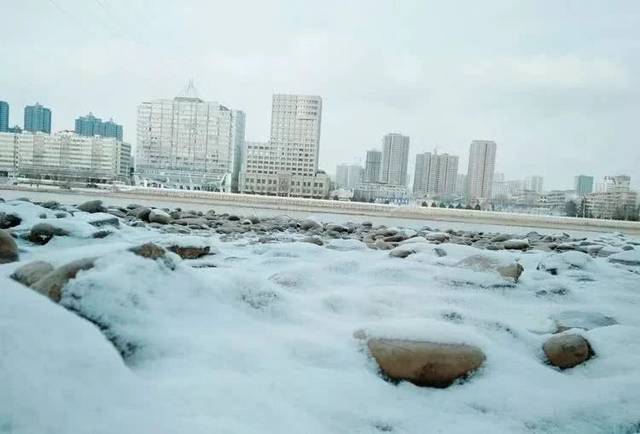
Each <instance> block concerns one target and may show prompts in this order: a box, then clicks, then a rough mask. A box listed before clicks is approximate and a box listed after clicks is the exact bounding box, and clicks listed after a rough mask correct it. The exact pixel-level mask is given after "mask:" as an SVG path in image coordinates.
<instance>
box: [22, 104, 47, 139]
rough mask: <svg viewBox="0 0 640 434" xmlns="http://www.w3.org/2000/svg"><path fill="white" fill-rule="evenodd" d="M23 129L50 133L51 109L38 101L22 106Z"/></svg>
mask: <svg viewBox="0 0 640 434" xmlns="http://www.w3.org/2000/svg"><path fill="white" fill-rule="evenodd" d="M24 130H25V131H29V132H32V133H36V132H43V133H47V134H51V110H50V109H48V108H46V107H43V106H42V105H40V104H39V103H36V104H35V105H28V106H26V107H25V108H24Z"/></svg>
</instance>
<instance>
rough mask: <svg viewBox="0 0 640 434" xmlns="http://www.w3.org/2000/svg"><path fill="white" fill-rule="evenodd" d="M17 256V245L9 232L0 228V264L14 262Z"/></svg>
mask: <svg viewBox="0 0 640 434" xmlns="http://www.w3.org/2000/svg"><path fill="white" fill-rule="evenodd" d="M18 258H19V255H18V245H17V244H16V240H14V239H13V237H12V236H11V235H10V234H9V232H7V231H5V230H2V229H0V264H8V263H9V262H16V261H17V260H18Z"/></svg>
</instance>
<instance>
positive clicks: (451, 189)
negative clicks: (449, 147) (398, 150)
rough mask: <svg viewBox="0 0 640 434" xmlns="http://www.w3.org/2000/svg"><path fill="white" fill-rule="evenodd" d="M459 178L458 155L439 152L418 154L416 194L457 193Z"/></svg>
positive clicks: (414, 192) (414, 186)
mask: <svg viewBox="0 0 640 434" xmlns="http://www.w3.org/2000/svg"><path fill="white" fill-rule="evenodd" d="M457 179H458V157H456V156H454V155H449V154H438V153H437V152H434V153H431V152H425V153H423V154H416V167H415V175H414V178H413V194H414V195H416V196H426V195H435V194H446V193H455V191H456V183H457Z"/></svg>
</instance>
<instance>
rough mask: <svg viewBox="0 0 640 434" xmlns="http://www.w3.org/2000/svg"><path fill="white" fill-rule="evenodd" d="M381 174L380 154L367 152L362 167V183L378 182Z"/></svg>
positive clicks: (372, 151) (373, 151) (378, 152)
mask: <svg viewBox="0 0 640 434" xmlns="http://www.w3.org/2000/svg"><path fill="white" fill-rule="evenodd" d="M381 173H382V152H380V151H375V150H371V151H367V158H366V161H365V165H364V182H367V183H370V182H380V174H381Z"/></svg>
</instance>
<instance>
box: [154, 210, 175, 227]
mask: <svg viewBox="0 0 640 434" xmlns="http://www.w3.org/2000/svg"><path fill="white" fill-rule="evenodd" d="M149 221H150V222H151V223H160V224H161V225H166V224H168V223H170V222H171V216H170V215H169V214H168V213H166V212H164V211H162V210H161V209H152V210H151V212H149Z"/></svg>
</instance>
